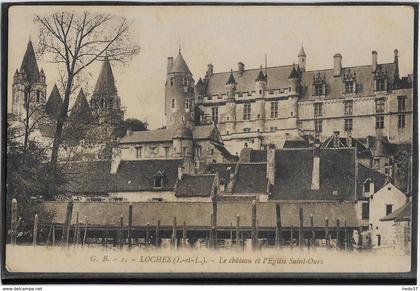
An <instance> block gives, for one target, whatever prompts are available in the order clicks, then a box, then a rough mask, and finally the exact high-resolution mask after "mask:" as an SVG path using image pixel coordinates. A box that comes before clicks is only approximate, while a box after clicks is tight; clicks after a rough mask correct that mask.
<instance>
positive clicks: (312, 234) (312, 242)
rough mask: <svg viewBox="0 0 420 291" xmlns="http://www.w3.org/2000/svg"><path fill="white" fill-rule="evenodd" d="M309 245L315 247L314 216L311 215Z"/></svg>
mask: <svg viewBox="0 0 420 291" xmlns="http://www.w3.org/2000/svg"><path fill="white" fill-rule="evenodd" d="M311 245H312V246H315V231H314V216H313V215H312V213H311Z"/></svg>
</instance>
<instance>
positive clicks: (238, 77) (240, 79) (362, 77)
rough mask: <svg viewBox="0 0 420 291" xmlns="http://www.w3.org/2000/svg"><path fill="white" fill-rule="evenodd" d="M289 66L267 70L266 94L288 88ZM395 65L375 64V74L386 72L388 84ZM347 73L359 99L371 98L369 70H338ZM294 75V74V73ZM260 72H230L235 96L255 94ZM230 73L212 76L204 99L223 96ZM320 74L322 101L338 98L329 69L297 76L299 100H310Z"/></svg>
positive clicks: (338, 88) (339, 81)
mask: <svg viewBox="0 0 420 291" xmlns="http://www.w3.org/2000/svg"><path fill="white" fill-rule="evenodd" d="M293 68H294V66H293V65H285V66H277V67H269V68H267V78H268V80H269V82H268V83H267V89H268V90H284V89H286V88H288V87H289V84H288V77H289V75H290V73H291V72H292V70H293ZM396 68H397V67H396V64H395V63H386V64H379V65H378V70H380V71H382V72H384V73H385V72H386V74H387V76H388V80H389V82H390V83H391V84H392V83H393V80H394V72H395V70H396ZM348 70H350V71H351V72H352V73H356V83H357V85H358V88H357V92H358V93H360V94H363V95H371V94H373V92H374V91H373V89H374V88H373V82H372V80H373V74H372V66H371V65H365V66H356V67H345V68H343V69H342V71H343V72H347V71H348ZM295 71H296V70H295ZM259 72H260V69H259V68H258V69H250V70H245V71H244V72H243V73H242V74H240V73H239V72H238V71H234V72H233V76H234V78H235V81H236V83H237V84H236V91H237V92H249V93H250V92H252V91H255V80H256V79H257V77H258V74H259ZM230 73H231V72H221V73H215V74H213V75H211V76H210V78H208V79H206V83H207V91H206V95H207V96H212V95H221V94H224V93H225V92H226V80H228V78H229V75H230ZM318 73H320V74H321V75H322V76H324V75H325V82H326V96H325V98H326V99H329V98H336V97H337V96H342V82H343V79H342V78H341V77H339V78H337V77H334V70H333V69H325V70H313V71H305V72H302V73H301V85H302V92H301V100H312V90H313V89H312V84H313V78H314V77H315V76H316V75H317V74H318Z"/></svg>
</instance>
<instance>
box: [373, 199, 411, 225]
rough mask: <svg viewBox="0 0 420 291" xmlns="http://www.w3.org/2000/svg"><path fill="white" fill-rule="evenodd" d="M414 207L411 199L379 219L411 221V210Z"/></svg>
mask: <svg viewBox="0 0 420 291" xmlns="http://www.w3.org/2000/svg"><path fill="white" fill-rule="evenodd" d="M412 208H413V204H412V202H411V201H409V202H407V203H406V204H404V205H403V206H401V207H400V208H398V209H396V210H395V211H393V212H391V213H390V214H388V215H387V216H385V217H383V218H381V219H379V220H380V221H411V217H412V214H411V211H412Z"/></svg>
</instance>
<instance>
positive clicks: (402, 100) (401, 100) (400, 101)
mask: <svg viewBox="0 0 420 291" xmlns="http://www.w3.org/2000/svg"><path fill="white" fill-rule="evenodd" d="M405 99H406V96H398V111H404V110H405Z"/></svg>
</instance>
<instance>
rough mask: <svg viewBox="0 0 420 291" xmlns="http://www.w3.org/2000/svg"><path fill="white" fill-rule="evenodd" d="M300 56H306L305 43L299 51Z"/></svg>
mask: <svg viewBox="0 0 420 291" xmlns="http://www.w3.org/2000/svg"><path fill="white" fill-rule="evenodd" d="M298 57H306V54H305V50H304V49H303V44H302V46H301V47H300V51H299V54H298Z"/></svg>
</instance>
